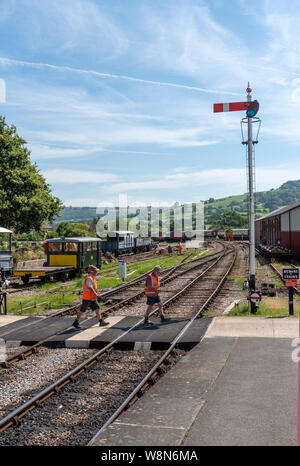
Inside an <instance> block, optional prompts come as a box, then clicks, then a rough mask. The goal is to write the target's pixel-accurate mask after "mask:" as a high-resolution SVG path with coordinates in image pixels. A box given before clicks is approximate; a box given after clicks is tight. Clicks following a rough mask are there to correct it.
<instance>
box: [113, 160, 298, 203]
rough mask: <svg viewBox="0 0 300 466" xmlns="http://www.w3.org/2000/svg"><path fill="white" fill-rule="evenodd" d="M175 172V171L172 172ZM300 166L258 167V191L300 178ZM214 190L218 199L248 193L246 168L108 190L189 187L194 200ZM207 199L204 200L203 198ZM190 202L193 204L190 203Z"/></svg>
mask: <svg viewBox="0 0 300 466" xmlns="http://www.w3.org/2000/svg"><path fill="white" fill-rule="evenodd" d="M173 172H174V170H173ZM299 178H300V167H299V169H298V170H297V169H295V168H286V167H285V166H278V167H273V168H269V167H257V168H256V189H257V191H263V190H267V189H271V188H274V187H275V186H279V185H280V184H282V183H284V182H285V181H287V180H292V179H299ZM211 187H215V188H214V189H215V191H216V192H218V195H219V196H223V195H224V196H228V195H231V194H241V193H243V192H246V190H247V184H246V169H243V168H226V169H211V170H201V171H199V170H198V171H197V170H193V171H192V172H187V171H184V172H182V173H180V172H178V173H170V174H167V175H165V176H164V177H161V178H155V179H152V180H146V179H145V180H143V181H134V182H132V181H129V182H123V183H114V184H112V185H111V186H108V187H107V188H105V189H106V191H108V192H111V193H118V192H130V191H141V192H143V191H144V190H162V191H163V190H177V189H180V188H181V189H184V188H189V192H190V195H191V196H192V197H194V192H195V191H201V192H203V193H208V192H209V189H208V188H211ZM204 198H205V197H204ZM190 202H191V201H190Z"/></svg>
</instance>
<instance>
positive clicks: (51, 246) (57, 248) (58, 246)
mask: <svg viewBox="0 0 300 466" xmlns="http://www.w3.org/2000/svg"><path fill="white" fill-rule="evenodd" d="M62 245H63V244H62V243H48V251H49V252H61V251H62Z"/></svg>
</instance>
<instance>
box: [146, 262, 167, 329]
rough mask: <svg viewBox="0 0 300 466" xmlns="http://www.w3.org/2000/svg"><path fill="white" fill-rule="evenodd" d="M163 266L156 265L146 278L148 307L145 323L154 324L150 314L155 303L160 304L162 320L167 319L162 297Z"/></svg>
mask: <svg viewBox="0 0 300 466" xmlns="http://www.w3.org/2000/svg"><path fill="white" fill-rule="evenodd" d="M160 271H161V268H160V266H159V265H156V266H155V267H154V269H153V271H152V272H151V273H149V274H148V275H147V277H146V280H145V294H146V297H147V305H148V307H147V309H146V313H145V319H144V324H145V325H146V324H152V322H151V321H150V320H149V314H150V312H151V311H152V308H153V305H154V304H158V309H159V314H160V320H161V321H162V322H165V321H166V318H165V316H164V314H163V303H162V301H161V297H160V281H159V272H160Z"/></svg>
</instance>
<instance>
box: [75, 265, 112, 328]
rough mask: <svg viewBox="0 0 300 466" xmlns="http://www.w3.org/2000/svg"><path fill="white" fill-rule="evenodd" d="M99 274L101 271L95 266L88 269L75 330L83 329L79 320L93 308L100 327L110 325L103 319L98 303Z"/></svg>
mask: <svg viewBox="0 0 300 466" xmlns="http://www.w3.org/2000/svg"><path fill="white" fill-rule="evenodd" d="M98 272H99V270H98V269H97V267H95V266H94V265H90V266H89V267H88V274H87V276H86V277H85V280H84V283H83V291H82V304H81V306H80V309H79V311H78V313H77V317H76V319H75V320H74V322H73V324H72V325H73V327H75V328H81V327H80V325H79V319H80V317H81V316H82V314H83V313H84V312H85V311H86V310H87V309H88V308H91V309H92V310H93V311H96V315H97V317H98V320H99V326H104V325H108V323H107V322H105V321H104V320H103V319H102V314H101V310H100V306H99V304H98V302H97V301H98V299H99V295H98V287H97V280H96V276H97V273H98Z"/></svg>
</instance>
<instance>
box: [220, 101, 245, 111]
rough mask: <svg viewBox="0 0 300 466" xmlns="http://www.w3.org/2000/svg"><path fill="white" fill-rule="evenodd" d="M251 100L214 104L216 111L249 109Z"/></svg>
mask: <svg viewBox="0 0 300 466" xmlns="http://www.w3.org/2000/svg"><path fill="white" fill-rule="evenodd" d="M248 108H249V102H228V103H225V104H214V113H219V112H238V111H240V110H247V109H248Z"/></svg>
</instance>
